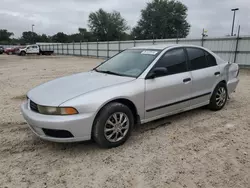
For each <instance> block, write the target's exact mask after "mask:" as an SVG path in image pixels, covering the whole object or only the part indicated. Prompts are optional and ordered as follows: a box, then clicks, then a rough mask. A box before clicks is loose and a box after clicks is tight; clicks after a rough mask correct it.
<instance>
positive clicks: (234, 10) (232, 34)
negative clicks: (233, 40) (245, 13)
mask: <svg viewBox="0 0 250 188" xmlns="http://www.w3.org/2000/svg"><path fill="white" fill-rule="evenodd" d="M237 10H239V8H234V9H231V11H233V12H234V15H233V24H232V31H231V36H234V22H235V14H236V11H237Z"/></svg>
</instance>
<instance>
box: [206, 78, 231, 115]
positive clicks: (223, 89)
mask: <svg viewBox="0 0 250 188" xmlns="http://www.w3.org/2000/svg"><path fill="white" fill-rule="evenodd" d="M227 99H228V92H227V86H226V84H225V83H222V82H221V83H219V84H218V85H217V86H216V88H215V89H214V92H213V95H212V97H211V99H210V103H209V105H208V108H209V109H210V110H212V111H218V110H221V109H222V108H223V107H224V106H225V104H226V102H227Z"/></svg>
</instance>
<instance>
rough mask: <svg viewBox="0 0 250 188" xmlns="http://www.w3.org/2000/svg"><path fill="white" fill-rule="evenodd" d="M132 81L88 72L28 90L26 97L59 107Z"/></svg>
mask: <svg viewBox="0 0 250 188" xmlns="http://www.w3.org/2000/svg"><path fill="white" fill-rule="evenodd" d="M134 79H135V78H131V77H122V76H115V75H109V74H103V73H98V72H95V71H90V72H85V73H79V74H74V75H71V76H66V77H62V78H58V79H55V80H52V81H49V82H47V83H44V84H42V85H40V86H37V87H35V88H34V89H32V90H30V91H29V92H28V97H29V98H30V99H31V100H32V101H34V102H35V103H37V104H40V105H44V106H59V105H60V104H62V103H64V102H65V101H67V100H70V99H73V98H75V97H77V96H80V95H83V94H85V93H88V92H91V91H95V90H98V89H101V88H104V87H109V86H113V85H117V84H121V83H125V82H129V81H132V80H134Z"/></svg>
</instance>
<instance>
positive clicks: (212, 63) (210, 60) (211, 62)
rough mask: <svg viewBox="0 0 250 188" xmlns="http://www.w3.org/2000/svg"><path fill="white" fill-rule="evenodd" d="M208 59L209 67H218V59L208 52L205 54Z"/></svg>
mask: <svg viewBox="0 0 250 188" xmlns="http://www.w3.org/2000/svg"><path fill="white" fill-rule="evenodd" d="M205 55H206V59H207V65H208V67H213V66H216V65H217V62H216V59H215V57H214V56H213V55H211V54H210V53H208V52H205Z"/></svg>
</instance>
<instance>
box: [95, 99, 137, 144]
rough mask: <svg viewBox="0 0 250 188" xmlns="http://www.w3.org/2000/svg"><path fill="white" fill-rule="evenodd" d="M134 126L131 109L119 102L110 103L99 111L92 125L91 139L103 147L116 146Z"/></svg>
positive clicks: (126, 137) (127, 136)
mask: <svg viewBox="0 0 250 188" xmlns="http://www.w3.org/2000/svg"><path fill="white" fill-rule="evenodd" d="M133 126H134V116H133V114H132V112H131V110H130V109H129V108H128V107H127V106H126V105H124V104H121V103H110V104H108V105H106V106H104V108H103V109H102V110H101V111H100V113H99V114H98V116H97V118H96V119H95V121H94V125H93V133H92V136H93V139H94V140H95V141H96V143H97V144H98V145H99V146H101V147H103V148H112V147H117V146H120V145H122V144H124V143H125V142H126V140H127V139H128V138H129V136H130V134H131V130H132V128H133Z"/></svg>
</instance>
